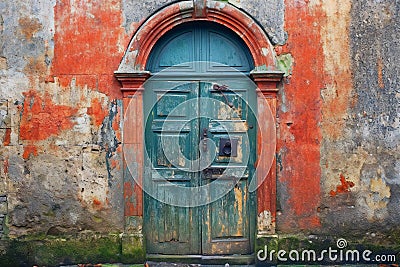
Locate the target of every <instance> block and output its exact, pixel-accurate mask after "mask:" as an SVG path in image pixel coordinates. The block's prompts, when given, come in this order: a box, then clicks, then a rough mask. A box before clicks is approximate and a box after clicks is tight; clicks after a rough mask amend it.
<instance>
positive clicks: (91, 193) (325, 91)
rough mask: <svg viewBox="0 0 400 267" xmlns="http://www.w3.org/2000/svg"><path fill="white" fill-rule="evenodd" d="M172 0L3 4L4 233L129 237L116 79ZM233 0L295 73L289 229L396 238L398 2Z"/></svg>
mask: <svg viewBox="0 0 400 267" xmlns="http://www.w3.org/2000/svg"><path fill="white" fill-rule="evenodd" d="M170 2H173V1H168V0H164V1H153V0H146V1H139V0H137V1H128V0H121V1H114V0H108V1H101V3H100V2H97V1H88V0H74V1H62V0H59V1H55V0H45V1H40V2H38V1H34V0H31V1H3V2H1V3H0V11H1V13H0V15H1V16H0V40H1V42H0V43H1V47H0V92H1V93H0V140H1V144H0V160H1V164H0V173H1V180H0V223H2V224H3V226H1V228H0V231H2V232H3V237H5V236H8V237H18V236H22V235H27V234H38V233H48V234H60V233H73V232H81V231H84V230H92V231H96V232H103V233H108V232H123V231H124V227H125V222H124V204H123V202H124V200H123V190H124V188H123V187H124V184H123V164H122V152H121V149H122V146H121V140H122V139H121V135H122V131H121V129H122V121H123V120H122V116H123V114H122V110H123V106H122V95H121V93H120V90H119V87H120V86H119V84H118V82H117V81H116V79H115V77H114V76H113V72H114V71H115V70H117V69H118V64H119V62H120V60H121V58H122V56H123V53H124V50H125V49H126V47H127V45H128V43H129V40H130V38H131V37H132V35H133V33H134V32H135V30H137V28H138V27H139V25H140V24H141V23H142V22H143V21H144V20H145V19H146V18H147V17H148V16H149V15H151V14H152V13H153V12H154V11H155V10H157V9H159V8H160V7H162V6H163V5H165V4H167V3H170ZM230 2H231V3H232V4H234V5H237V6H238V7H240V8H242V9H244V10H245V11H246V12H247V13H249V14H250V15H252V16H253V17H254V18H255V19H256V20H257V21H258V22H259V23H260V24H261V25H262V26H263V27H264V28H265V30H266V32H267V34H268V36H269V37H270V38H271V42H272V44H273V45H274V46H275V49H276V52H277V54H278V62H279V66H280V67H281V68H282V69H283V70H285V72H286V77H285V80H284V82H283V83H282V85H281V91H280V99H279V103H278V113H279V116H278V120H277V122H278V126H279V127H278V138H279V140H278V148H277V149H278V151H277V152H278V153H277V163H278V177H277V181H278V192H277V195H278V207H279V212H278V217H277V230H278V232H279V233H292V232H299V231H304V232H320V233H321V232H322V233H327V234H337V233H340V232H341V231H342V232H344V233H348V232H349V231H351V232H352V233H354V234H358V235H365V233H367V232H369V233H371V232H380V233H382V234H383V235H388V234H389V233H391V232H392V231H395V230H396V228H398V223H397V222H398V221H399V220H400V210H399V209H400V208H399V207H400V203H399V202H400V199H399V195H400V192H399V191H400V187H399V184H400V174H399V173H400V159H399V157H400V156H399V155H400V153H399V149H400V148H399V145H400V144H399V142H400V141H399V140H400V111H399V106H400V105H399V101H400V100H399V99H400V91H399V84H400V81H399V78H398V77H399V75H400V73H399V67H398V66H399V65H400V62H399V57H400V45H399V40H400V36H399V35H400V32H399V30H398V29H399V27H400V25H399V13H400V12H399V11H400V10H399V9H400V2H399V1H391V0H387V1H372V0H371V1H356V0H345V1H339V0H326V1H322V0H285V1H283V0H263V1H260V0H241V1H239V0H236V1H230ZM139 228H140V227H139ZM397 230H398V229H397Z"/></svg>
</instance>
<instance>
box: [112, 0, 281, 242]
mask: <svg viewBox="0 0 400 267" xmlns="http://www.w3.org/2000/svg"><path fill="white" fill-rule="evenodd" d="M191 21H211V22H216V23H219V24H221V25H223V26H225V27H227V28H229V29H231V30H232V31H234V32H236V33H237V34H238V35H239V36H240V37H241V38H242V40H243V41H244V43H245V44H246V45H247V46H248V48H249V50H250V53H251V56H252V58H253V61H254V65H255V68H254V70H253V71H251V73H250V77H251V78H252V80H253V81H254V82H255V84H256V85H257V110H258V111H267V110H270V111H271V113H269V112H259V114H258V119H259V121H267V120H268V119H269V117H270V116H271V114H272V117H273V118H275V117H276V108H277V93H278V91H279V87H280V84H281V81H282V78H283V72H281V71H279V70H278V67H277V60H276V54H275V51H274V48H273V46H272V45H271V42H270V40H269V39H268V37H267V35H266V33H265V31H264V30H263V29H262V28H261V27H260V26H259V24H258V23H257V22H256V21H255V20H254V19H253V18H251V17H250V16H249V15H248V14H246V13H245V12H243V11H242V10H240V9H238V8H236V7H235V6H233V5H231V4H229V3H226V2H220V1H206V0H194V1H180V2H175V3H172V4H170V5H167V6H165V7H164V8H162V9H160V10H159V11H157V12H156V13H155V14H153V15H152V16H150V17H149V18H148V19H147V20H146V21H145V22H144V23H143V24H142V25H141V26H140V27H139V28H138V30H137V31H136V33H135V34H134V36H133V37H132V39H131V41H130V43H129V46H128V48H127V50H126V52H125V55H124V57H123V59H122V61H121V63H120V65H119V68H118V70H117V71H115V72H114V75H115V77H116V78H117V80H118V81H119V82H120V84H121V92H122V94H123V107H124V114H123V117H124V124H123V140H122V149H123V154H124V185H123V198H124V210H125V212H124V214H125V222H126V227H125V229H126V231H127V232H129V231H131V229H132V227H131V222H132V220H135V221H140V218H142V216H143V191H142V189H141V182H142V180H143V155H144V144H143V140H144V138H143V127H144V126H143V115H144V114H143V91H144V86H143V84H144V83H145V82H146V81H147V80H148V79H149V78H150V77H151V76H152V74H151V73H150V72H148V71H146V69H145V67H146V65H147V61H148V59H149V55H150V52H151V49H152V47H153V46H154V45H155V43H156V42H157V41H158V40H159V38H160V37H161V36H163V35H164V34H165V33H166V32H167V31H169V30H170V29H172V28H173V27H175V26H177V25H179V24H182V23H185V22H191ZM273 126H275V125H273ZM271 134H275V131H273V132H271V131H266V130H265V129H259V130H258V132H257V140H258V141H257V159H256V162H257V164H256V169H257V180H258V181H260V182H259V183H260V186H259V187H258V189H257V203H256V206H257V214H258V222H257V231H255V232H256V234H257V235H267V234H273V233H274V232H275V218H276V164H275V162H276V161H275V156H273V157H274V159H273V162H272V166H270V164H263V163H264V162H265V160H263V158H262V157H263V155H264V156H265V154H266V153H267V152H268V151H270V149H271V146H275V143H273V144H271V143H270V140H271V139H270V138H265V137H270V135H271ZM262 137H263V138H262ZM274 149H275V147H274ZM265 173H268V175H265ZM140 229H141V227H139V231H141V230H140ZM139 234H140V233H139Z"/></svg>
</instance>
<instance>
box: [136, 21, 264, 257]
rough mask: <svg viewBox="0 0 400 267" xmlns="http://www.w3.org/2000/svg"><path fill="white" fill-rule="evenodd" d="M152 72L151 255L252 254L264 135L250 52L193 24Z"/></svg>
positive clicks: (162, 49) (147, 213)
mask: <svg viewBox="0 0 400 267" xmlns="http://www.w3.org/2000/svg"><path fill="white" fill-rule="evenodd" d="M147 69H148V70H149V71H151V73H152V74H153V75H154V76H153V77H152V78H151V79H150V80H149V81H148V82H146V83H145V86H144V87H145V91H144V116H145V118H144V122H145V135H144V136H145V164H144V170H145V171H144V181H143V184H144V194H145V195H144V224H143V225H144V235H145V244H146V251H147V253H148V254H149V255H157V254H164V255H202V256H201V257H204V256H206V257H207V256H208V257H209V256H217V255H219V256H221V255H242V256H243V255H250V254H252V253H253V252H254V245H253V243H254V242H253V241H254V237H255V224H256V223H255V217H256V207H255V205H256V204H255V193H251V192H250V190H249V185H250V183H251V181H252V179H253V176H254V173H255V169H254V166H255V161H256V132H257V125H256V120H255V113H256V110H255V107H256V94H255V86H254V85H253V83H252V82H251V81H250V80H249V78H247V76H246V75H248V74H249V72H250V70H252V69H253V62H252V59H251V56H250V53H249V51H248V49H247V47H246V46H245V44H244V43H243V42H242V41H241V39H240V38H239V37H238V36H237V35H236V34H235V33H233V32H231V31H230V30H227V29H225V28H224V27H222V26H219V25H217V24H214V23H208V22H196V23H187V24H183V25H181V26H179V27H176V28H174V29H173V30H171V31H170V32H168V33H167V34H166V35H165V36H163V37H162V38H161V39H160V40H159V41H158V43H157V44H156V46H155V47H154V48H153V50H152V52H151V55H150V60H149V61H148V65H147Z"/></svg>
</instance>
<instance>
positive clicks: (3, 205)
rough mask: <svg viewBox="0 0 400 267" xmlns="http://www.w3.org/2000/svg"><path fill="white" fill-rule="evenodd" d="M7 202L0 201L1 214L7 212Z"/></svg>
mask: <svg viewBox="0 0 400 267" xmlns="http://www.w3.org/2000/svg"><path fill="white" fill-rule="evenodd" d="M7 210H8V208H7V202H0V214H7Z"/></svg>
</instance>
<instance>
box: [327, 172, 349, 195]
mask: <svg viewBox="0 0 400 267" xmlns="http://www.w3.org/2000/svg"><path fill="white" fill-rule="evenodd" d="M352 187H354V183H353V182H351V181H347V180H346V178H345V177H344V176H343V174H340V185H338V186H336V190H331V192H330V193H329V194H330V195H331V197H334V196H336V195H337V194H341V193H346V192H350V189H351V188H352Z"/></svg>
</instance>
